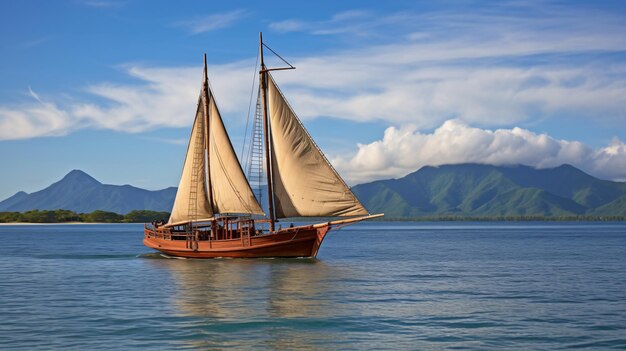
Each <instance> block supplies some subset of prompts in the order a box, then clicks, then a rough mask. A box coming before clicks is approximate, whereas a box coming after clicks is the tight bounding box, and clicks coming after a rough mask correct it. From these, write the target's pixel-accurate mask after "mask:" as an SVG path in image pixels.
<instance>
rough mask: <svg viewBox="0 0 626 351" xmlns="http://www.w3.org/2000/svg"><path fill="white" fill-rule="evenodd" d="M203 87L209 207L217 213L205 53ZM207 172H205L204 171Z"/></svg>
mask: <svg viewBox="0 0 626 351" xmlns="http://www.w3.org/2000/svg"><path fill="white" fill-rule="evenodd" d="M202 86H203V88H204V89H203V95H204V99H203V100H204V104H203V105H204V123H205V128H204V132H205V138H204V147H205V150H206V155H207V156H206V157H207V162H206V165H207V166H206V179H207V182H208V184H207V186H208V192H207V193H208V196H209V205H210V206H211V212H212V213H215V208H214V207H213V185H212V184H211V152H210V151H209V147H210V145H211V144H210V143H209V136H210V135H211V134H210V129H209V128H210V126H209V124H210V123H209V71H208V69H207V64H206V53H204V82H202ZM203 171H205V170H203Z"/></svg>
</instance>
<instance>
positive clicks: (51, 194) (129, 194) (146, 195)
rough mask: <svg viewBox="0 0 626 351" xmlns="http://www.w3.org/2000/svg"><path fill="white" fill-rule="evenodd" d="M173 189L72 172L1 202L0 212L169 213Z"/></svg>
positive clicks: (174, 190) (173, 193)
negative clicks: (112, 182)
mask: <svg viewBox="0 0 626 351" xmlns="http://www.w3.org/2000/svg"><path fill="white" fill-rule="evenodd" d="M175 196H176V188H174V187H171V188H167V189H163V190H157V191H149V190H144V189H140V188H136V187H134V186H130V185H109V184H102V183H100V182H99V181H97V180H95V179H94V178H93V177H91V176H90V175H88V174H87V173H85V172H83V171H79V170H73V171H71V172H70V173H68V174H67V175H66V176H65V177H63V179H61V180H60V181H58V182H56V183H54V184H52V185H50V186H49V187H47V188H45V189H43V190H40V191H37V192H34V193H32V194H27V193H25V192H23V191H20V192H18V193H17V194H15V195H13V196H11V197H9V198H8V199H6V200H4V201H2V202H0V211H4V212H7V211H15V212H23V211H28V210H56V209H64V210H70V211H74V212H79V213H88V212H92V211H95V210H103V211H110V212H115V213H121V214H126V213H128V212H130V211H132V210H152V211H170V210H171V209H172V204H173V203H174V197H175Z"/></svg>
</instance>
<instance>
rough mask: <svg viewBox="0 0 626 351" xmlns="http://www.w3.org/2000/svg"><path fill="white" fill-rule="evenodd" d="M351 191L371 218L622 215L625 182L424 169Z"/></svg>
mask: <svg viewBox="0 0 626 351" xmlns="http://www.w3.org/2000/svg"><path fill="white" fill-rule="evenodd" d="M352 190H353V191H354V193H355V194H356V196H357V197H358V198H359V199H360V200H361V202H362V203H363V204H364V205H365V207H366V208H367V209H368V210H369V211H370V212H371V213H379V212H383V213H385V217H387V218H400V217H404V218H408V217H425V216H469V217H472V216H475V217H489V216H578V215H595V216H604V215H611V216H623V215H626V183H619V182H612V181H607V180H600V179H597V178H595V177H593V176H591V175H589V174H587V173H585V172H583V171H581V170H579V169H577V168H575V167H573V166H570V165H562V166H559V167H556V168H550V169H535V168H532V167H528V166H510V167H501V166H490V165H479V164H459V165H445V166H439V167H429V166H427V167H423V168H421V169H420V170H418V171H417V172H414V173H411V174H409V175H407V176H405V177H403V178H400V179H388V180H380V181H375V182H372V183H367V184H360V185H356V186H354V187H353V188H352Z"/></svg>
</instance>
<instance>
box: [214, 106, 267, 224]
mask: <svg viewBox="0 0 626 351" xmlns="http://www.w3.org/2000/svg"><path fill="white" fill-rule="evenodd" d="M209 116H210V117H209V120H210V127H209V133H210V137H209V162H210V167H209V171H210V174H211V186H212V189H213V205H214V211H215V213H220V214H226V213H246V214H259V215H264V214H265V213H263V210H261V206H260V205H259V203H258V201H257V200H256V198H255V197H254V195H253V192H252V189H251V188H250V184H249V183H248V180H247V179H246V176H245V175H244V173H243V170H242V169H241V165H240V164H239V161H238V160H237V155H236V154H235V150H234V149H233V146H232V144H231V142H230V139H229V138H228V134H227V133H226V128H225V127H224V122H223V121H222V117H221V116H220V112H219V110H218V109H217V105H216V104H215V100H214V99H213V96H212V94H211V97H210V98H209Z"/></svg>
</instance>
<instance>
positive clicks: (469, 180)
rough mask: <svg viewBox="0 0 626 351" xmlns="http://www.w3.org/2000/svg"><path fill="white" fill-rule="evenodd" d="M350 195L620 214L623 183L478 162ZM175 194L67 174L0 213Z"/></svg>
mask: <svg viewBox="0 0 626 351" xmlns="http://www.w3.org/2000/svg"><path fill="white" fill-rule="evenodd" d="M265 189H266V188H265V186H263V187H262V189H261V190H262V191H263V196H262V199H261V204H262V206H263V208H264V209H265V210H266V213H267V209H266V207H267V194H266V193H265V191H266V190H265ZM352 190H353V191H354V193H355V194H356V196H357V197H358V198H359V199H360V200H361V202H362V203H363V204H364V205H365V207H366V208H367V209H368V210H369V211H370V213H381V212H382V213H385V218H387V219H390V218H416V217H439V216H459V217H493V216H515V217H517V216H544V217H557V216H582V215H590V216H626V183H620V182H611V181H607V180H600V179H597V178H595V177H593V176H590V175H589V174H587V173H585V172H583V171H581V170H579V169H577V168H575V167H573V166H570V165H562V166H559V167H556V168H550V169H535V168H532V167H528V166H504V167H503V166H490V165H479V164H459V165H445V166H439V167H429V166H426V167H422V168H421V169H420V170H418V171H417V172H414V173H411V174H409V175H407V176H405V177H403V178H400V179H388V180H379V181H375V182H372V183H367V184H360V185H356V186H354V187H352ZM256 193H257V192H255V194H256ZM257 195H258V194H257ZM175 196H176V188H174V187H171V188H167V189H163V190H158V191H148V190H144V189H140V188H136V187H133V186H130V185H108V184H102V183H100V182H98V181H97V180H95V179H94V178H92V177H91V176H89V175H88V174H86V173H85V172H82V171H79V170H74V171H71V172H70V173H68V174H67V175H66V176H65V177H64V178H63V179H61V180H60V181H58V182H56V183H54V184H52V185H50V186H49V187H47V188H45V189H43V190H40V191H37V192H34V193H32V194H27V193H25V192H23V191H20V192H18V193H16V194H15V195H13V196H11V197H9V198H8V199H6V200H4V201H2V202H0V212H7V211H16V212H24V211H29V210H56V209H65V210H70V211H74V212H77V213H89V212H93V211H96V210H103V211H110V212H115V213H120V214H126V213H128V212H130V211H132V210H152V211H170V210H171V209H172V205H173V203H174V197H175Z"/></svg>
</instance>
